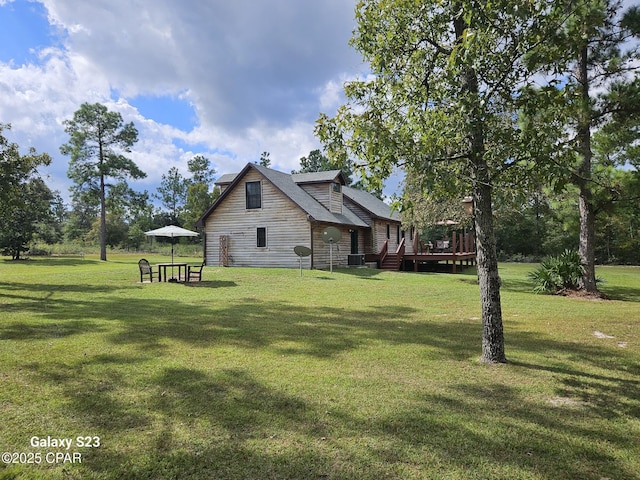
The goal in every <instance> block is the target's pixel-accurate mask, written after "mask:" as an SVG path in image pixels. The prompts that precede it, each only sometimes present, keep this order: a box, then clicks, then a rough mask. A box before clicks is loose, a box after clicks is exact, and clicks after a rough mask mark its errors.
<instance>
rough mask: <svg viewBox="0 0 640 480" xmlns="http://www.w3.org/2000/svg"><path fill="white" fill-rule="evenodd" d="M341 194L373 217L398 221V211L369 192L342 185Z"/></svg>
mask: <svg viewBox="0 0 640 480" xmlns="http://www.w3.org/2000/svg"><path fill="white" fill-rule="evenodd" d="M342 194H343V195H344V196H345V197H347V198H349V199H351V201H353V202H354V203H357V204H358V205H360V206H361V207H362V208H364V209H365V210H367V211H369V212H370V213H371V214H372V215H373V216H374V217H378V218H384V219H387V220H395V221H397V222H399V221H400V215H399V214H398V212H395V211H393V210H392V209H391V207H390V206H389V205H387V204H386V203H384V202H383V201H382V200H380V199H379V198H378V197H375V196H374V195H371V194H370V193H369V192H365V191H364V190H358V189H357V188H351V187H342Z"/></svg>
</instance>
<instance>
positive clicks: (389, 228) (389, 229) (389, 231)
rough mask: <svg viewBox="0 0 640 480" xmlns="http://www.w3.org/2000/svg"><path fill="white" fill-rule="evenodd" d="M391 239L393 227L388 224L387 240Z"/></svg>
mask: <svg viewBox="0 0 640 480" xmlns="http://www.w3.org/2000/svg"><path fill="white" fill-rule="evenodd" d="M390 238H391V225H389V224H388V223H387V240H389V239H390Z"/></svg>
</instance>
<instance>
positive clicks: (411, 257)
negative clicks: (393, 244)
mask: <svg viewBox="0 0 640 480" xmlns="http://www.w3.org/2000/svg"><path fill="white" fill-rule="evenodd" d="M412 247H413V249H412V250H413V252H417V253H407V252H406V249H405V241H404V239H403V240H402V241H401V242H400V245H399V246H398V250H397V251H396V252H387V243H386V242H385V245H384V246H383V248H382V251H381V252H380V254H378V255H368V256H367V261H376V262H378V266H379V268H382V269H386V270H413V271H414V272H418V271H421V270H431V269H433V270H436V271H437V270H443V269H444V270H445V271H451V272H452V273H457V272H458V271H462V270H464V268H466V267H470V266H472V265H475V263H476V252H475V241H474V238H473V236H472V235H465V234H461V233H460V234H455V235H453V237H452V239H451V241H450V246H449V248H448V249H446V250H440V251H439V250H435V251H432V250H427V251H424V252H423V251H420V248H419V245H418V239H417V237H416V238H414V241H413V245H412ZM410 250H411V249H410Z"/></svg>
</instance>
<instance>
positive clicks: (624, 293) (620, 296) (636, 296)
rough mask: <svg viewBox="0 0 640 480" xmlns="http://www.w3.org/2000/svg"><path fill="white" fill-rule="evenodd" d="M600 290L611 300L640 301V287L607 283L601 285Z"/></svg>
mask: <svg viewBox="0 0 640 480" xmlns="http://www.w3.org/2000/svg"><path fill="white" fill-rule="evenodd" d="M600 290H601V291H602V292H603V293H605V294H606V295H607V296H608V297H609V298H610V299H611V300H620V301H622V302H640V289H639V288H630V287H618V286H608V285H607V284H606V283H605V284H604V285H602V286H600Z"/></svg>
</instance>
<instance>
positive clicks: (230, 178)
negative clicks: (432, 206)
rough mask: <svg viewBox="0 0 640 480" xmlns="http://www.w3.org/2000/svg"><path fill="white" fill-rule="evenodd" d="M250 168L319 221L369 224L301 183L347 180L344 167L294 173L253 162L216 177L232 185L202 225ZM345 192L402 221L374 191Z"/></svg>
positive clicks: (377, 214)
mask: <svg viewBox="0 0 640 480" xmlns="http://www.w3.org/2000/svg"><path fill="white" fill-rule="evenodd" d="M250 168H254V169H256V170H257V171H258V172H260V174H262V175H263V176H264V177H265V178H266V179H267V180H269V181H270V182H271V183H272V184H273V185H274V186H275V187H276V188H277V189H278V190H280V191H281V192H282V193H283V194H284V195H286V196H287V197H289V199H291V201H292V202H293V203H295V204H296V205H297V206H298V207H299V208H300V209H302V210H303V211H304V212H305V213H307V214H308V215H309V216H310V217H311V218H312V219H313V220H315V221H317V222H323V223H334V224H339V225H352V226H357V227H368V226H369V225H367V223H366V222H364V221H363V220H362V219H361V218H359V217H358V216H357V215H356V214H355V213H354V212H352V211H351V210H349V208H347V207H346V205H343V208H342V214H339V213H333V212H330V211H329V210H328V209H327V208H325V207H324V206H323V205H322V204H321V203H320V202H318V200H316V199H315V198H314V197H312V196H311V195H310V194H309V193H307V192H306V191H305V190H304V189H303V188H302V187H301V186H300V185H298V183H314V182H331V181H333V180H335V179H336V177H338V176H339V177H341V179H342V181H344V177H342V173H341V172H340V170H332V171H329V172H314V173H303V174H293V175H291V174H288V173H284V172H279V171H277V170H272V169H270V168H267V167H263V166H261V165H257V164H253V163H250V164H247V165H246V166H245V167H244V168H243V169H242V171H241V172H240V173H233V174H226V175H223V176H221V177H220V178H219V179H218V180H217V181H216V184H231V185H230V186H229V187H228V188H227V189H226V190H225V191H224V192H223V193H222V195H220V197H219V198H218V200H217V201H216V202H215V203H214V204H213V205H212V206H211V207H210V208H209V209H208V210H207V211H206V212H205V213H204V214H203V215H202V217H200V219H199V220H198V223H197V224H198V225H202V223H203V221H204V219H205V218H206V217H208V216H209V215H210V214H211V212H213V210H215V208H216V207H217V206H218V204H219V203H220V202H221V201H222V199H223V198H225V197H226V196H227V195H228V193H229V192H230V191H231V190H233V187H234V185H233V184H235V183H237V182H239V181H240V180H241V178H242V177H243V176H244V175H245V174H246V172H248V171H249V169H250ZM342 192H343V194H344V195H345V196H347V197H348V198H350V199H351V200H352V201H353V202H355V203H357V204H358V205H360V206H361V207H362V208H364V209H365V210H368V211H369V212H371V214H372V215H373V216H375V217H379V218H384V219H390V220H395V221H400V218H399V216H398V215H397V214H395V213H393V212H391V207H389V205H387V204H386V203H384V202H383V201H381V200H379V199H378V198H376V197H374V196H373V195H371V194H370V193H368V192H364V191H361V190H356V189H354V188H349V187H342Z"/></svg>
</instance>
